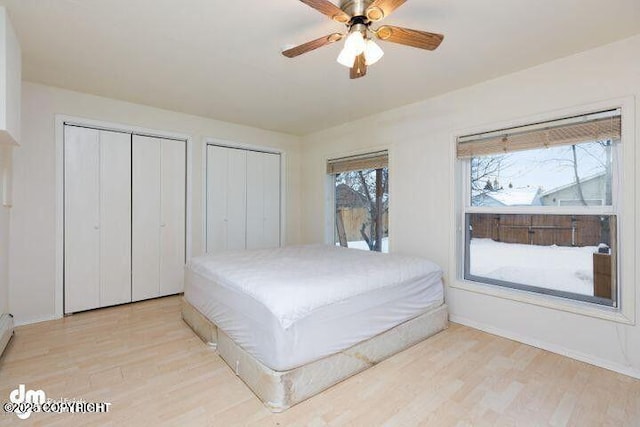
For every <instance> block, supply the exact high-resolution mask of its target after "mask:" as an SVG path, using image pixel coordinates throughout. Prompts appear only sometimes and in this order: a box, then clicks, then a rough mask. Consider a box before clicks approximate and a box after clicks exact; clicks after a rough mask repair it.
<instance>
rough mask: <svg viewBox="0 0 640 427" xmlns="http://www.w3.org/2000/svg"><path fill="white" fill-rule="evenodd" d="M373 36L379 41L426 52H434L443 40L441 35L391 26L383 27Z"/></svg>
mask: <svg viewBox="0 0 640 427" xmlns="http://www.w3.org/2000/svg"><path fill="white" fill-rule="evenodd" d="M375 34H376V36H378V38H379V39H380V40H384V41H387V42H392V43H399V44H403V45H406V46H412V47H417V48H420V49H427V50H435V49H436V48H437V47H438V46H440V43H442V40H444V36H443V35H442V34H436V33H427V32H426V31H418V30H410V29H408V28H402V27H394V26H393V25H383V26H382V27H380V28H378V29H377V30H376V31H375Z"/></svg>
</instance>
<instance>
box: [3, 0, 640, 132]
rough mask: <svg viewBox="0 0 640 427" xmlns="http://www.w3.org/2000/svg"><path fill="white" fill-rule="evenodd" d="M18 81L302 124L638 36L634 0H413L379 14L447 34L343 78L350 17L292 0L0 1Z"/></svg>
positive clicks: (248, 120)
mask: <svg viewBox="0 0 640 427" xmlns="http://www.w3.org/2000/svg"><path fill="white" fill-rule="evenodd" d="M335 1H336V2H337V0H335ZM0 5H5V6H6V7H7V9H8V10H9V14H10V16H11V19H12V21H13V24H14V27H15V28H16V32H17V33H18V37H19V39H20V42H21V45H22V50H23V61H24V64H23V76H24V79H25V80H28V81H33V82H39V83H44V84H48V85H53V86H58V87H63V88H67V89H72V90H77V91H81V92H86V93H92V94H96V95H102V96H106V97H111V98H116V99H122V100H126V101H130V102H135V103H139V104H146V105H151V106H155V107H160V108H165V109H168V110H173V111H181V112H185V113H190V114H195V115H200V116H205V117H211V118H215V119H219V120H225V121H229V122H234V123H240V124H246V125H250V126H255V127H259V128H264V129H271V130H276V131H281V132H287V133H292V134H307V133H310V132H313V131H317V130H321V129H325V128H327V127H331V126H334V125H338V124H341V123H344V122H348V121H352V120H354V119H357V118H361V117H364V116H367V115H370V114H374V113H378V112H382V111H385V110H388V109H391V108H394V107H398V106H401V105H405V104H409V103H412V102H416V101H419V100H423V99H426V98H428V97H431V96H434V95H438V94H442V93H445V92H448V91H451V90H455V89H457V88H461V87H464V86H468V85H470V84H473V83H477V82H481V81H485V80H488V79H491V78H494V77H497V76H500V75H504V74H508V73H511V72H513V71H517V70H521V69H524V68H528V67H530V66H533V65H537V64H540V63H544V62H547V61H550V60H552V59H555V58H559V57H563V56H566V55H569V54H572V53H575V52H579V51H583V50H586V49H589V48H592V47H596V46H600V45H604V44H607V43H610V42H612V41H615V40H619V39H622V38H626V37H629V36H632V35H634V34H637V33H640V1H639V0H607V1H603V0H535V1H531V0H485V1H479V0H447V1H444V0H409V1H407V3H406V4H405V5H404V6H402V7H401V8H400V9H398V10H397V11H396V12H395V13H394V14H393V15H392V16H390V17H388V18H387V19H385V21H384V22H385V23H389V24H393V25H399V26H405V27H409V28H415V29H422V30H427V31H432V32H439V33H443V34H445V40H444V42H443V43H442V45H441V46H440V48H439V49H438V50H436V51H434V52H428V51H423V50H419V49H413V48H410V47H405V46H400V45H394V44H390V43H382V42H381V43H380V44H381V45H382V47H383V49H384V51H385V53H386V55H385V57H384V58H383V59H382V60H381V61H380V62H379V63H377V64H375V65H374V66H372V67H371V68H370V70H369V74H368V75H367V76H366V77H364V78H362V79H359V80H350V79H349V77H348V69H346V68H344V67H342V66H340V65H338V64H337V63H336V62H335V58H336V56H337V55H338V52H339V50H340V46H339V45H332V46H329V47H325V48H322V49H320V50H317V51H314V52H311V53H308V54H306V55H303V56H301V57H298V58H296V59H287V58H285V57H283V56H282V55H281V54H280V51H281V49H282V48H283V47H285V46H288V45H294V44H301V43H303V42H306V41H309V40H311V39H315V38H318V37H320V36H323V35H326V34H329V33H332V32H336V31H341V30H342V29H343V28H344V27H342V26H341V25H340V24H337V23H334V22H332V21H330V20H329V19H328V18H326V17H325V16H324V15H321V14H320V13H318V12H316V11H315V10H313V9H311V8H309V7H308V6H306V5H304V4H303V3H300V2H299V1H296V0H226V1H221V0H0Z"/></svg>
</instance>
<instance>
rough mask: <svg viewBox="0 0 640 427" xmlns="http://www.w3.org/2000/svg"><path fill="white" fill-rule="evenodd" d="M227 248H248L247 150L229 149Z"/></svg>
mask: <svg viewBox="0 0 640 427" xmlns="http://www.w3.org/2000/svg"><path fill="white" fill-rule="evenodd" d="M225 219H226V224H227V249H228V250H236V249H246V247H247V240H246V235H247V233H246V230H247V152H246V151H245V150H237V149H229V170H228V178H227V216H226V218H225Z"/></svg>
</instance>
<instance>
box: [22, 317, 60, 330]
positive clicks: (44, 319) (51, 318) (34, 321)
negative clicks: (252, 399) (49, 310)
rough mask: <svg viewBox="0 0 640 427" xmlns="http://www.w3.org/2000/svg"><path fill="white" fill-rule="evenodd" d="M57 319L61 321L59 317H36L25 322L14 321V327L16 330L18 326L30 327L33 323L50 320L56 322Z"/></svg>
mask: <svg viewBox="0 0 640 427" xmlns="http://www.w3.org/2000/svg"><path fill="white" fill-rule="evenodd" d="M58 319H62V317H61V316H47V317H36V318H33V319H26V320H16V321H15V327H16V328H17V327H18V326H25V325H32V324H34V323H41V322H49V321H51V320H58Z"/></svg>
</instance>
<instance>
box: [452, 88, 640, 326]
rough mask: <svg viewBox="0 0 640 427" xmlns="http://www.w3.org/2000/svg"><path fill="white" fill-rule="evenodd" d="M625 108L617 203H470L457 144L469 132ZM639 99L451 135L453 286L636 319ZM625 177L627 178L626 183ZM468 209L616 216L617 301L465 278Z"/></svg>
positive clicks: (466, 169)
mask: <svg viewBox="0 0 640 427" xmlns="http://www.w3.org/2000/svg"><path fill="white" fill-rule="evenodd" d="M618 108H619V109H620V110H621V120H622V133H621V139H620V141H621V142H620V143H618V144H615V145H614V147H613V150H614V154H613V155H614V159H615V160H614V162H617V165H614V168H613V176H612V180H613V182H612V193H613V194H612V198H613V202H612V206H533V207H530V206H524V207H521V206H512V207H487V206H471V188H470V180H469V176H470V173H471V161H470V159H458V158H457V151H456V145H457V141H458V138H459V137H461V136H464V135H470V134H477V133H483V132H491V131H492V130H495V129H502V128H509V127H518V126H526V125H527V124H531V123H537V122H542V121H550V120H557V119H561V118H563V117H571V116H577V115H585V114H590V113H593V112H595V111H604V110H611V109H618ZM634 129H635V101H634V99H633V97H628V98H621V99H616V100H611V101H605V102H601V103H595V104H590V105H585V106H582V107H579V108H570V109H565V110H562V111H555V112H551V113H545V114H541V115H538V116H533V117H529V118H525V119H521V120H517V121H515V120H514V121H510V122H502V123H495V124H493V125H488V126H484V127H482V128H475V129H467V130H462V131H459V132H455V133H454V134H453V135H452V143H451V158H452V162H453V169H452V170H453V171H454V174H453V186H452V188H453V189H454V193H453V194H454V195H455V196H454V198H453V199H454V200H453V209H454V212H455V221H453V230H452V232H453V236H454V237H453V238H454V242H455V244H454V245H452V246H453V248H452V250H451V257H450V264H451V270H452V271H453V272H455V276H454V280H452V281H451V283H450V286H451V287H452V288H457V289H462V290H466V291H471V292H475V293H481V294H487V295H492V296H496V297H500V298H504V299H509V300H514V301H519V302H525V303H529V304H533V305H538V306H543V307H549V308H553V309H558V310H562V311H567V312H572V313H577V314H582V315H587V316H591V317H598V318H603V319H607V320H612V321H615V322H619V323H625V324H635V304H636V301H635V278H636V267H635V263H634V261H635V254H636V244H635V242H634V237H635V234H634V231H635V226H636V222H640V221H636V219H635V215H634V213H635V208H636V200H637V199H638V198H637V193H638V190H639V188H638V187H639V186H637V185H636V181H635V168H634V163H635V162H636V161H637V159H636V155H637V153H636V150H635V134H634ZM623 178H624V182H623ZM468 213H491V214H493V213H502V214H542V215H615V216H616V218H617V219H616V220H617V224H618V227H617V236H616V246H617V248H616V250H617V251H618V252H617V253H618V256H617V263H616V264H617V265H616V270H617V271H616V272H617V274H616V281H617V283H616V292H617V306H616V307H612V306H608V305H600V304H594V303H593V302H586V301H581V300H579V299H573V298H566V297H565V296H559V295H553V294H548V293H540V292H532V291H531V290H529V289H523V288H522V287H507V286H501V285H497V284H492V283H488V282H487V281H486V280H484V281H481V282H478V281H475V280H468V279H465V274H464V273H465V262H466V260H467V258H468V257H467V254H466V251H467V247H466V232H467V231H466V214H468Z"/></svg>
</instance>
